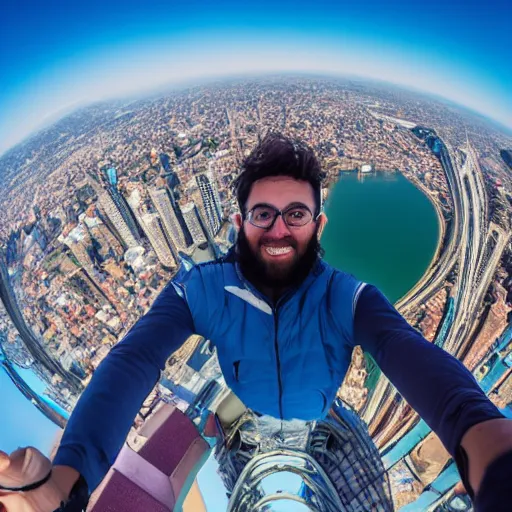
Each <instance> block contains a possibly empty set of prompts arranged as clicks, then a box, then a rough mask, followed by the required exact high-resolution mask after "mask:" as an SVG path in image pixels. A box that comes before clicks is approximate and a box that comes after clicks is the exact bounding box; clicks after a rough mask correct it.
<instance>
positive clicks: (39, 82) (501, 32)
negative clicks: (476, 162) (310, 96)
mask: <svg viewBox="0 0 512 512" xmlns="http://www.w3.org/2000/svg"><path fill="white" fill-rule="evenodd" d="M4 11H6V12H5V20H6V21H7V23H4V25H5V28H6V30H2V32H1V35H0V45H1V48H2V50H1V51H0V66H1V69H2V73H3V76H2V85H3V87H2V92H1V93H0V111H1V112H2V113H3V114H4V115H2V117H1V119H0V154H2V153H3V152H4V151H6V150H7V149H9V148H10V147H12V146H13V145H15V144H16V143H18V142H20V141H21V140H23V139H24V138H26V137H27V136H29V135H30V134H31V133H32V132H34V131H35V130H37V129H40V128H41V127H42V126H44V125H47V124H49V123H50V122H53V121H56V120H57V119H58V118H59V117H62V116H63V115H64V114H65V113H68V112H69V111H70V110H74V109H75V108H76V107H78V106H82V105H86V104H89V103H92V102H95V101H100V100H104V99H113V98H118V97H125V96H130V95H139V94H141V93H146V92H150V91H151V90H155V89H158V88H162V87H164V86H171V85H173V84H179V83H184V82H188V83H190V82H192V81H194V80H202V79H205V78H219V77H225V76H229V75H243V74H263V73H277V72H304V73H315V74H325V75H331V76H333V75H357V76H360V77H366V78H369V79H377V80H382V81H386V82H390V83H393V84H397V85H400V86H405V87H410V88H414V89H415V90H416V91H418V90H423V91H425V92H426V93H431V94H435V95H438V96H441V97H444V98H446V99H448V100H451V101H453V102H456V103H458V104H460V105H462V106H466V107H468V108H470V109H472V110H475V111H477V112H479V113H481V114H483V115H484V116H486V117H489V118H491V119H494V120H496V121H498V122H499V123H501V124H502V125H504V126H506V127H508V128H512V95H510V93H509V91H508V90H507V87H508V85H509V84H510V83H512V71H511V70H510V68H509V67H508V66H507V65H506V62H507V59H508V56H507V48H508V46H507V45H508V42H507V40H506V39H507V23H508V22H507V20H508V19H509V14H510V13H509V12H507V11H509V8H508V7H507V6H506V3H505V1H502V0H492V1H491V2H490V3H488V4H487V5H486V8H485V9H482V6H481V5H478V4H477V3H476V2H469V3H465V4H460V5H457V4H456V3H452V4H449V5H447V4H446V3H445V2H440V1H439V0H437V1H436V2H434V3H431V4H430V6H429V7H428V8H426V7H423V6H421V5H410V4H408V5H403V4H402V3H400V2H398V1H396V0H391V1H390V2H388V3H387V4H386V5H381V4H380V3H379V2H377V1H375V0H371V1H368V2H366V3H364V4H362V5H356V4H355V3H353V4H350V5H341V4H340V3H339V2H330V1H323V0H322V1H320V2H316V3H315V7H314V9H313V8H312V7H311V5H308V4H307V3H305V2H289V1H285V2H280V3H279V6H276V5H275V3H271V2H269V1H268V0H264V1H262V2H258V4H257V5H249V6H246V7H244V8H241V7H240V6H239V5H238V4H236V3H235V2H233V1H223V2H217V3H215V4H211V3H208V4H207V3H201V2H200V3H196V4H194V8H193V9H191V8H187V6H185V5H172V6H170V5H169V4H168V3H166V2H164V1H162V0H156V1H152V2H151V4H147V5H146V6H144V7H143V6H142V5H140V4H139V3H137V2H133V1H128V2H120V1H119V0H114V1H113V2H109V5H108V6H105V5H101V4H100V3H99V2H97V1H92V2H90V3H89V4H88V5H87V6H85V5H66V7H65V8H63V7H62V5H59V2H56V1H54V0H51V1H49V2H47V3H45V5H44V6H43V5H41V4H37V3H35V2H33V1H32V0H30V1H29V2H25V3H24V4H23V5H21V4H18V5H14V3H12V4H10V5H8V6H5V7H4Z"/></svg>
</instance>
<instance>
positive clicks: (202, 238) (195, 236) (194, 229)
mask: <svg viewBox="0 0 512 512" xmlns="http://www.w3.org/2000/svg"><path fill="white" fill-rule="evenodd" d="M181 212H182V213H183V218H184V219H185V222H186V223H187V227H188V230H189V231H190V234H191V236H192V240H193V242H194V243H195V244H201V243H204V242H206V234H205V232H204V231H203V228H202V226H201V224H202V223H201V222H200V220H199V212H198V211H197V207H196V205H195V204H194V203H193V202H190V203H187V204H186V205H185V206H183V207H182V208H181Z"/></svg>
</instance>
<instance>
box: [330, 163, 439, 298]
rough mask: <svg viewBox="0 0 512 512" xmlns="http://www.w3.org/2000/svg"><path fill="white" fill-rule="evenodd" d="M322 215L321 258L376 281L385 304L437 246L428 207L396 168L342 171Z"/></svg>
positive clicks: (431, 210) (414, 277)
mask: <svg viewBox="0 0 512 512" xmlns="http://www.w3.org/2000/svg"><path fill="white" fill-rule="evenodd" d="M326 214H327V216H328V218H329V222H328V223H327V226H326V228H325V233H324V235H323V238H322V246H323V247H324V249H325V253H326V254H325V257H326V260H327V261H328V262H329V263H330V264H332V265H333V266H335V267H336V268H339V269H341V270H344V271H345V272H349V273H351V274H354V275H355V276H356V277H357V278H358V279H361V280H363V281H365V282H368V283H371V284H374V285H376V286H377V287H379V288H380V289H381V290H382V291H383V293H384V294H385V295H386V296H387V297H388V299H389V300H390V301H391V302H395V301H397V300H398V299H399V298H400V297H402V296H403V295H405V294H406V293H407V291H409V290H410V289H411V288H412V287H413V286H414V285H415V283H416V282H417V281H418V280H419V279H420V278H421V276H422V275H423V274H424V272H425V271H426V270H427V268H428V267H429V265H430V262H431V261H432V258H433V257H434V254H435V252H436V249H437V246H438V240H439V234H440V225H439V220H438V216H437V214H436V211H435V208H434V206H433V205H432V203H431V202H430V200H429V199H428V198H427V197H426V196H425V195H424V194H423V193H422V192H421V191H420V190H419V189H418V188H417V187H415V186H414V185H413V184H412V183H410V182H409V181H408V180H407V179H406V178H405V177H404V176H403V175H402V174H401V173H399V172H390V173H389V172H387V173H383V172H377V173H372V174H369V175H364V176H361V175H359V174H357V173H352V172H351V173H342V174H341V175H340V179H339V181H338V182H337V184H336V185H334V186H333V187H332V189H331V191H330V194H329V197H328V200H327V202H326Z"/></svg>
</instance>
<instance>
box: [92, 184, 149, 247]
mask: <svg viewBox="0 0 512 512" xmlns="http://www.w3.org/2000/svg"><path fill="white" fill-rule="evenodd" d="M98 202H99V204H100V206H101V208H102V209H103V210H104V211H105V213H106V215H107V217H108V218H109V220H110V222H111V223H112V226H113V227H114V229H115V230H116V231H117V233H118V234H119V237H120V238H121V240H122V241H123V243H124V244H125V246H126V247H127V248H130V247H136V246H137V245H140V243H139V241H138V233H137V231H135V233H134V232H133V224H135V221H133V219H132V222H130V223H128V222H127V221H126V219H125V216H124V215H123V214H122V212H121V209H120V208H119V201H117V200H114V199H113V196H112V194H111V193H109V191H107V190H104V191H103V192H101V194H99V196H98ZM125 206H126V205H125ZM126 209H127V207H126ZM125 213H126V211H125ZM135 229H136V226H135Z"/></svg>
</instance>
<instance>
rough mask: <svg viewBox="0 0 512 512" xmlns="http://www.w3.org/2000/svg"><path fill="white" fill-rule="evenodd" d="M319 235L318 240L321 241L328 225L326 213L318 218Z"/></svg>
mask: <svg viewBox="0 0 512 512" xmlns="http://www.w3.org/2000/svg"><path fill="white" fill-rule="evenodd" d="M317 222H318V233H317V236H318V240H320V238H321V237H322V233H323V231H324V228H325V225H326V224H327V215H325V213H323V212H322V213H321V214H320V215H319V216H318V220H317Z"/></svg>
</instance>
